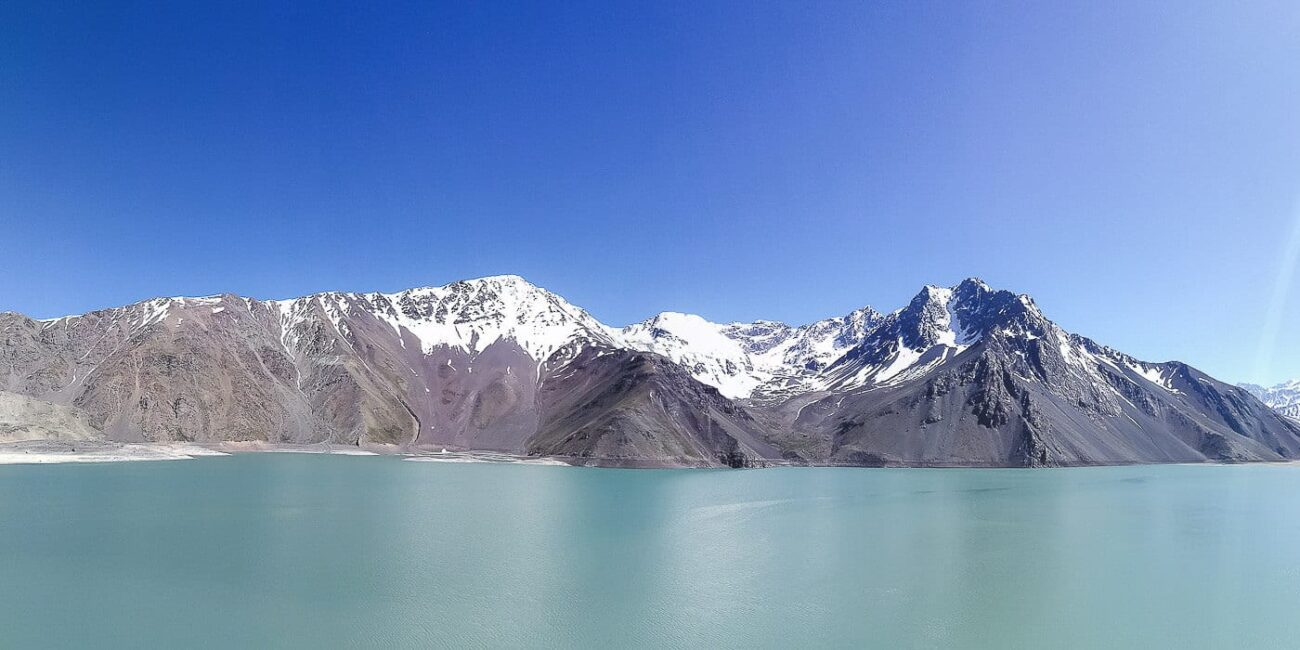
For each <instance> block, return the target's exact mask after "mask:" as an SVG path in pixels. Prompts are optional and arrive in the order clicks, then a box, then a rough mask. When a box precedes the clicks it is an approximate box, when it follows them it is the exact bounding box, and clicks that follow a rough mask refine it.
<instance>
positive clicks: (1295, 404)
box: [1240, 379, 1300, 420]
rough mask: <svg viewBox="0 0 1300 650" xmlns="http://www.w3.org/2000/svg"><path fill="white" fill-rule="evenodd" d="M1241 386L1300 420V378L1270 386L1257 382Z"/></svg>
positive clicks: (1284, 413) (1280, 411)
mask: <svg viewBox="0 0 1300 650" xmlns="http://www.w3.org/2000/svg"><path fill="white" fill-rule="evenodd" d="M1240 386H1241V387H1242V388H1245V389H1246V390H1248V391H1250V392H1251V393H1252V394H1254V395H1255V396H1256V397H1258V398H1259V399H1260V400H1262V401H1263V402H1264V403H1265V404H1268V405H1269V406H1271V407H1273V409H1275V410H1276V411H1277V412H1279V413H1281V414H1283V415H1285V416H1288V417H1291V418H1295V419H1297V420H1300V379H1293V380H1291V381H1285V382H1282V383H1280V384H1278V385H1276V386H1273V387H1270V388H1265V387H1263V386H1259V385H1256V384H1240Z"/></svg>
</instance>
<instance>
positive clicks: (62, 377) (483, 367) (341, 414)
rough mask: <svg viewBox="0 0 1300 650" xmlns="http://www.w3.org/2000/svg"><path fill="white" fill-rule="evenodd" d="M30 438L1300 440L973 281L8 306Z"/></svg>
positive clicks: (1037, 443)
mask: <svg viewBox="0 0 1300 650" xmlns="http://www.w3.org/2000/svg"><path fill="white" fill-rule="evenodd" d="M1254 388H1255V387H1252V390H1254ZM1257 394H1259V395H1263V396H1264V398H1265V399H1270V398H1269V397H1268V394H1267V393H1261V392H1257ZM1291 403H1294V402H1291ZM1282 408H1283V409H1285V408H1289V407H1288V406H1286V405H1285V404H1284V405H1282ZM33 438H74V439H88V438H89V439H93V438H107V439H110V440H120V441H196V442H216V441H266V442H270V443H312V442H330V443H333V444H342V445H358V446H371V445H390V446H394V447H397V448H404V449H412V450H422V449H442V448H446V449H458V450H485V451H486V450H491V451H502V452H510V453H517V454H528V455H535V456H555V457H562V458H566V459H569V460H570V461H571V462H576V463H582V464H592V465H614V466H715V465H728V466H759V465H766V464H771V463H775V462H790V463H800V464H828V465H908V466H911V465H916V466H1052V465H1086V464H1112V463H1163V462H1196V461H1207V460H1209V461H1232V462H1236V461H1264V460H1280V459H1289V458H1297V457H1300V424H1297V423H1296V422H1295V421H1292V420H1289V419H1287V418H1285V417H1283V416H1281V415H1280V414H1279V413H1278V412H1276V411H1274V410H1273V409H1271V408H1269V406H1267V405H1266V404H1265V403H1264V402H1262V401H1261V400H1260V398H1259V397H1257V396H1256V394H1252V393H1251V392H1250V391H1247V390H1245V389H1243V388H1239V387H1235V386H1231V385H1228V384H1225V383H1223V382H1220V381H1218V380H1215V379H1214V378H1212V377H1209V376H1207V375H1205V374H1204V373H1202V372H1200V371H1198V370H1196V369H1195V368H1192V367H1190V366H1188V365H1186V364H1183V363H1180V362H1165V363H1150V362H1144V361H1139V360H1137V359H1135V358H1133V357H1130V356H1128V355H1126V354H1123V353H1121V352H1119V351H1117V350H1113V349H1110V348H1108V347H1105V346H1102V345H1099V344H1097V343H1095V342H1093V341H1092V340H1090V339H1087V338H1084V337H1082V336H1079V335H1077V334H1071V333H1068V332H1066V331H1065V330H1063V329H1061V328H1060V327H1058V326H1057V325H1056V324H1055V323H1053V322H1052V321H1050V320H1048V319H1047V318H1046V317H1045V316H1044V315H1043V314H1042V312H1041V311H1040V310H1039V308H1038V306H1037V305H1035V304H1034V301H1033V300H1032V299H1030V298H1029V297H1028V296H1025V295H1017V294H1014V293H1011V292H1008V291H1000V290H995V289H992V288H990V287H988V286H987V285H985V284H984V283H983V282H981V281H979V280H976V279H969V280H966V281H964V282H962V283H960V284H958V285H956V286H954V287H946V288H945V287H933V286H927V287H925V288H923V289H922V290H921V291H920V293H918V294H917V295H916V297H915V298H913V299H912V301H911V302H910V303H908V304H907V305H906V306H904V307H902V308H901V309H897V310H895V311H893V312H890V313H887V314H886V313H881V312H877V311H875V310H873V309H871V308H870V307H864V308H862V309H858V310H856V311H854V312H852V313H850V314H847V315H845V316H841V317H838V318H830V319H827V320H823V321H818V322H816V323H812V324H808V325H803V326H798V327H795V326H790V325H787V324H784V323H779V322H774V321H758V322H754V323H732V324H725V325H724V324H717V323H711V322H709V321H707V320H705V319H703V318H700V317H698V316H692V315H689V314H678V313H663V314H659V315H658V316H655V317H653V318H651V319H649V320H646V321H644V322H641V323H636V324H633V325H630V326H628V327H624V328H614V327H609V326H607V325H604V324H603V323H601V322H599V321H597V320H596V319H595V318H593V317H592V316H591V314H589V313H587V312H586V311H585V310H583V309H581V308H579V307H576V306H574V305H572V304H570V303H569V302H567V301H566V300H564V299H563V298H561V297H559V296H557V295H555V294H553V293H550V292H548V291H546V290H544V289H541V288H539V287H537V286H535V285H533V284H530V283H529V282H527V281H525V280H524V279H523V278H520V277H517V276H497V277H488V278H481V279H477V280H466V281H462V282H456V283H452V284H449V285H447V286H443V287H432V288H421V289H411V290H408V291H403V292H400V293H392V294H383V293H322V294H317V295H313V296H308V297H305V298H297V299H293V300H270V301H263V300H255V299H252V298H245V297H239V296H234V295H220V296H212V297H207V298H160V299H155V300H149V301H146V302H141V303H137V304H134V305H129V306H126V307H120V308H115V309H105V310H100V311H95V312H91V313H88V314H84V315H80V316H70V317H65V318H58V319H52V320H33V319H31V318H27V317H25V316H23V315H20V314H16V313H12V312H5V313H3V314H0V441H4V440H11V441H12V440H24V439H33Z"/></svg>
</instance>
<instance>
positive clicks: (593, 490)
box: [0, 454, 1300, 648]
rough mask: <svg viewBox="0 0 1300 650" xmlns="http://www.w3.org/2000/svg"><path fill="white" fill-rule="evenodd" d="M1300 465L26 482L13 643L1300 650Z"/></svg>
mask: <svg viewBox="0 0 1300 650" xmlns="http://www.w3.org/2000/svg"><path fill="white" fill-rule="evenodd" d="M1298 610H1300V467H1291V466H1235V467H1234V466H1163V467H1113V468H1088V469H1059V470H926V469H921V470H907V469H830V468H822V469H810V468H788V469H768V470H753V471H701V470H663V471H660V470H606V469H583V468H569V467H545V466H523V465H488V464H444V463H417V462H406V461H402V460H400V459H397V458H392V457H331V456H313V455H296V454H294V455H290V454H247V455H240V456H233V457H228V458H207V459H199V460H193V461H176V462H139V463H113V464H102V465H91V466H85V465H58V466H2V467H0V647H6V648H9V647H51V646H55V647H96V648H139V647H164V646H165V647H244V648H251V647H340V646H351V647H356V646H379V647H395V646H404V647H430V646H449V645H450V646H472V647H483V646H491V647H503V646H504V647H649V646H674V647H683V646H691V647H711V648H716V647H737V646H745V647H752V646H767V647H814V646H840V647H848V646H857V647H862V646H869V647H882V648H898V647H953V646H962V647H984V648H1007V647H1022V648H1038V647H1074V648H1163V647H1182V648H1201V647H1218V648H1235V647H1296V645H1297V644H1300V611H1298Z"/></svg>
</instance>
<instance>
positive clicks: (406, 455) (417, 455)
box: [0, 440, 1300, 470]
mask: <svg viewBox="0 0 1300 650" xmlns="http://www.w3.org/2000/svg"><path fill="white" fill-rule="evenodd" d="M257 453H264V454H319V455H335V456H400V457H402V458H401V459H402V460H404V461H413V462H425V463H489V464H507V465H550V466H567V467H590V468H606V469H729V468H727V467H720V466H703V465H687V464H673V463H669V462H664V461H654V460H645V461H641V460H632V459H625V458H624V459H606V458H584V457H561V456H523V455H518V454H511V453H508V452H500V451H486V450H467V449H456V450H449V449H426V448H415V449H412V448H407V447H402V446H399V445H366V446H364V447H356V446H351V445H331V444H327V443H315V444H277V443H267V442H261V441H249V442H230V441H227V442H210V443H197V442H113V441H102V440H95V441H90V440H26V441H16V442H3V443H0V466H2V465H54V464H67V463H118V462H139V461H166V460H194V459H196V458H211V457H221V456H233V455H237V454H257ZM1138 465H1188V466H1226V467H1231V466H1238V465H1262V466H1300V460H1277V461H1259V462H1250V463H1230V462H1229V463H1223V462H1174V463H1113V464H1090V465H1065V466H1053V467H1039V468H1027V467H1009V466H994V465H895V464H885V465H845V464H825V465H817V464H800V463H791V462H789V461H784V462H782V461H772V462H771V463H770V464H768V465H766V466H763V467H755V468H750V469H766V468H775V467H831V468H858V469H941V470H942V469H1077V468H1087V467H1094V468H1095V467H1131V466H1138Z"/></svg>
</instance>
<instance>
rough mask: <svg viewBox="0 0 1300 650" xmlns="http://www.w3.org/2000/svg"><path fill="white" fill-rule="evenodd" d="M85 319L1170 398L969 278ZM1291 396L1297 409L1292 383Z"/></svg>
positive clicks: (754, 386)
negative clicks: (663, 295) (608, 306)
mask: <svg viewBox="0 0 1300 650" xmlns="http://www.w3.org/2000/svg"><path fill="white" fill-rule="evenodd" d="M86 317H93V318H95V319H101V320H102V319H105V318H107V319H111V321H112V323H113V324H114V325H116V326H117V330H119V331H120V332H121V336H127V335H130V334H133V333H134V332H136V331H139V330H140V329H142V328H149V327H156V326H165V327H168V328H172V329H173V330H175V329H178V328H190V327H199V328H209V327H213V326H216V325H217V324H219V322H221V321H223V320H224V319H236V320H238V319H246V318H251V319H253V320H254V321H255V322H257V323H259V324H260V325H259V326H263V327H268V328H271V329H272V332H273V333H275V334H276V335H278V338H279V340H280V343H281V345H282V347H283V351H284V352H285V353H286V354H287V355H288V357H289V358H291V359H296V358H299V357H300V355H299V354H298V353H297V352H298V351H301V350H305V349H307V347H311V346H319V345H326V346H328V345H331V344H330V343H329V342H328V341H330V340H333V341H343V342H344V345H348V344H351V343H352V342H354V341H356V340H357V336H358V335H360V334H366V335H368V336H371V337H373V336H376V335H378V336H380V337H382V338H384V339H386V340H387V341H388V343H387V344H391V345H394V346H400V347H401V348H404V349H406V350H410V351H412V352H418V353H422V354H430V353H432V352H433V351H434V350H435V349H438V348H443V347H446V348H455V349H458V350H460V351H463V352H464V353H466V354H469V355H470V356H471V357H472V356H474V355H477V354H479V353H482V352H483V351H484V350H486V349H487V348H488V347H490V346H492V345H493V344H495V343H497V342H502V341H509V342H513V343H514V344H516V345H518V346H519V348H521V349H522V350H523V351H524V352H525V353H527V354H528V355H529V356H530V357H531V358H532V359H533V360H535V361H537V362H538V363H539V364H541V362H543V361H547V360H548V359H550V365H552V366H557V367H558V365H562V364H563V363H565V362H567V359H568V358H571V356H569V357H566V356H564V355H556V356H555V357H554V358H552V355H555V353H556V352H557V351H558V350H561V349H564V350H567V351H568V352H566V353H565V354H567V355H572V353H573V351H574V350H578V349H581V348H582V347H585V346H588V345H599V346H606V347H611V348H626V349H631V350H637V351H643V352H651V353H655V354H659V355H662V356H664V357H666V358H668V359H670V360H672V361H673V362H675V363H677V364H679V365H681V366H682V367H684V368H686V369H687V371H689V372H690V373H691V375H692V376H694V377H695V378H696V379H698V380H699V381H701V382H704V383H706V384H709V385H712V386H714V387H715V388H717V389H718V391H719V392H720V393H722V394H723V395H724V396H726V397H729V398H733V399H739V398H764V399H776V398H780V397H782V396H786V395H790V394H794V393H801V392H810V391H843V390H853V389H859V388H872V387H879V386H889V385H895V384H901V383H904V382H908V381H912V380H915V379H918V378H921V377H924V376H925V375H926V374H927V373H929V372H931V371H932V370H933V369H935V368H937V367H940V366H942V365H944V364H945V363H946V362H948V361H949V360H951V359H953V358H954V357H956V356H957V355H960V354H962V353H963V352H965V351H966V350H968V349H969V348H971V347H972V346H975V345H978V344H980V342H981V341H983V340H985V339H987V338H989V337H993V338H996V339H998V340H1001V341H1019V342H1020V343H1018V344H1017V345H1018V346H1020V348H1019V349H1018V350H1017V351H1015V353H1017V354H1022V355H1023V354H1024V353H1025V352H1024V350H1026V349H1028V348H1027V347H1025V346H1028V345H1030V344H1033V345H1046V346H1048V347H1049V348H1050V349H1051V350H1052V353H1053V355H1054V356H1057V357H1058V358H1059V359H1061V360H1062V361H1063V362H1064V363H1065V365H1066V367H1067V368H1071V369H1072V370H1071V371H1070V372H1073V373H1075V374H1077V375H1078V376H1079V377H1081V378H1082V379H1084V380H1085V381H1088V382H1092V383H1095V382H1100V381H1104V379H1105V375H1106V374H1107V373H1111V374H1113V373H1120V374H1122V375H1124V376H1126V377H1130V378H1132V379H1133V380H1134V381H1139V382H1143V383H1150V384H1152V385H1155V386H1158V387H1160V388H1162V389H1164V390H1166V391H1171V392H1177V389H1176V388H1175V387H1174V380H1175V377H1174V373H1175V369H1174V368H1172V367H1170V366H1169V365H1168V364H1149V363H1144V362H1140V361H1137V360H1136V359H1132V358H1130V357H1127V356H1126V355H1122V354H1120V353H1118V352H1113V351H1110V350H1109V349H1108V348H1103V347H1100V346H1096V345H1095V344H1092V343H1091V342H1089V341H1087V340H1086V339H1082V338H1079V337H1075V336H1074V335H1071V334H1069V333H1067V332H1065V331H1063V330H1061V329H1060V328H1059V327H1057V326H1056V325H1055V324H1053V323H1051V321H1048V320H1047V319H1046V318H1045V317H1044V316H1043V315H1042V314H1041V312H1039V311H1038V308H1037V306H1036V305H1035V304H1034V302H1033V301H1032V300H1031V299H1030V298H1029V297H1028V296H1025V295H1016V294H1013V293H1010V292H1006V291H997V290H994V289H991V288H990V287H988V285H986V284H984V283H983V282H981V281H979V280H977V279H974V278H972V279H968V280H965V281H963V282H961V283H960V284H958V285H955V286H952V287H939V286H933V285H930V286H926V287H924V288H923V289H922V290H921V291H920V292H919V293H918V294H917V295H916V297H915V298H913V299H912V300H911V301H910V302H909V304H907V305H906V306H904V307H902V308H899V309H896V310H894V311H893V312H890V313H889V314H881V313H879V312H877V311H875V310H873V309H872V308H870V307H863V308H860V309H857V310H855V311H853V312H851V313H849V314H846V315H844V316H839V317H835V318H828V319H824V320H820V321H817V322H814V323H810V324H807V325H802V326H797V327H796V326H791V325H788V324H786V323H781V322H777V321H768V320H761V321H754V322H750V323H728V324H722V323H714V322H711V321H708V320H706V319H704V318H702V317H700V316H697V315H693V314H684V313H678V312H664V313H661V314H659V315H657V316H655V317H653V318H650V319H648V320H646V321H643V322H640V323H634V324H632V325H628V326H626V327H623V328H613V327H609V326H607V325H605V324H604V323H601V322H600V321H598V320H597V319H596V318H595V317H593V316H592V315H591V314H590V313H588V312H587V311H586V310H584V309H582V308H580V307H577V306H575V305H573V304H571V303H569V302H568V301H566V300H565V299H563V298H561V297H560V296H558V295H556V294H554V293H552V292H550V291H547V290H545V289H543V288H541V287H538V286H536V285H534V284H532V283H530V282H528V281H527V280H525V279H523V278H521V277H519V276H516V275H501V276H490V277H485V278H479V279H474V280H464V281H460V282H453V283H451V284H447V285H444V286H440V287H422V288H415V289H408V290H405V291H399V292H394V293H379V292H374V293H348V292H325V293H319V294H314V295H310V296H305V297H302V298H294V299H288V300H270V301H257V300H253V299H249V298H241V297H238V296H232V295H221V296H207V297H202V298H159V299H154V300H148V301H144V302H140V303H136V304H134V305H130V306H127V307H122V308H117V309H110V310H100V311H97V312H92V313H91V314H87V315H86ZM78 318H83V317H79V316H77V317H65V318H60V319H50V320H46V321H40V324H41V326H42V327H63V328H68V327H76V326H77V322H78V321H77V320H76V319H78ZM358 329H360V330H364V332H359V331H357V330H358ZM115 336H117V335H115ZM322 336H324V337H325V339H322V338H321V337H322ZM390 336H391V338H388V337H390ZM322 341H325V342H324V343H322ZM105 345H107V344H105ZM304 346H306V347H304ZM539 372H540V371H539ZM539 376H540V375H539ZM1293 384H1296V386H1295V388H1297V390H1296V395H1297V396H1296V398H1295V403H1296V404H1300V382H1293Z"/></svg>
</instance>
